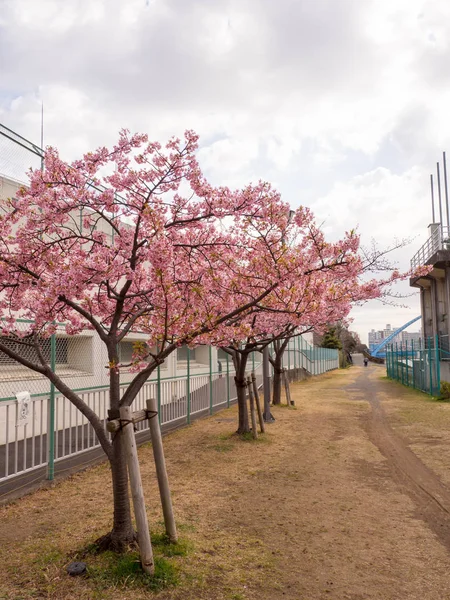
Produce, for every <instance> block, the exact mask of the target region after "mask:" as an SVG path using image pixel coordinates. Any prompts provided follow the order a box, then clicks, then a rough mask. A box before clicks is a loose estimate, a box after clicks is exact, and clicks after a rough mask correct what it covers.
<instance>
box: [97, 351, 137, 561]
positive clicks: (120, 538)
mask: <svg viewBox="0 0 450 600" xmlns="http://www.w3.org/2000/svg"><path fill="white" fill-rule="evenodd" d="M108 355H109V361H110V365H111V366H110V372H109V399H110V400H109V401H110V407H111V411H110V413H109V415H110V417H111V415H112V417H113V418H118V417H119V406H120V375H119V373H118V372H117V371H116V369H115V368H114V365H115V364H117V362H118V356H117V345H116V344H111V346H110V347H109V348H108ZM108 458H109V464H110V466H111V476H112V488H113V500H114V520H113V528H112V530H111V531H110V532H109V533H108V534H106V535H105V536H103V537H102V538H100V539H99V540H97V545H98V547H99V549H100V550H113V551H114V552H124V551H125V550H126V549H127V548H128V547H129V546H130V545H132V544H134V543H135V542H136V532H135V530H134V527H133V523H132V521H131V507H130V495H129V492H128V469H127V460H126V455H125V449H124V444H123V436H122V431H121V430H119V431H118V432H117V433H116V434H114V437H113V440H112V452H111V453H110V455H109V456H108Z"/></svg>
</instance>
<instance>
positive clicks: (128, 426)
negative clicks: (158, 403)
mask: <svg viewBox="0 0 450 600" xmlns="http://www.w3.org/2000/svg"><path fill="white" fill-rule="evenodd" d="M120 420H121V425H122V434H123V439H124V445H125V453H126V458H127V465H128V474H129V476H130V486H131V495H132V498H133V506H134V516H135V517H136V527H137V539H138V545H139V552H140V555H141V563H142V568H143V570H144V571H145V572H146V573H149V575H153V574H154V572H155V564H154V562H153V551H152V543H151V540H150V531H149V528H148V520H147V512H146V510H145V500H144V491H143V489H142V479H141V471H140V469H139V459H138V455H137V446H136V438H135V436H134V424H133V419H132V414H131V408H130V407H129V406H122V407H121V408H120Z"/></svg>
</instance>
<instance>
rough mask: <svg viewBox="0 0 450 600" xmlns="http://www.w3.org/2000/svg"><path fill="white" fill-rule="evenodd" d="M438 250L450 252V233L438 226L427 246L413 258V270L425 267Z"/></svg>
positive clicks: (447, 229)
mask: <svg viewBox="0 0 450 600" xmlns="http://www.w3.org/2000/svg"><path fill="white" fill-rule="evenodd" d="M438 250H450V231H449V228H448V227H445V226H443V225H436V227H435V228H434V229H433V231H432V233H431V235H430V237H429V238H428V239H427V241H426V242H425V244H424V245H423V246H422V247H421V248H420V250H419V251H418V252H417V253H416V254H415V255H414V256H413V258H412V259H411V269H416V268H417V267H420V266H422V265H425V264H426V263H427V261H428V260H429V259H430V258H431V257H432V256H433V254H436V252H437V251H438Z"/></svg>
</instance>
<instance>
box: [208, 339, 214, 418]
mask: <svg viewBox="0 0 450 600" xmlns="http://www.w3.org/2000/svg"><path fill="white" fill-rule="evenodd" d="M212 382H213V379H212V347H211V346H209V414H210V415H212V413H213V388H212Z"/></svg>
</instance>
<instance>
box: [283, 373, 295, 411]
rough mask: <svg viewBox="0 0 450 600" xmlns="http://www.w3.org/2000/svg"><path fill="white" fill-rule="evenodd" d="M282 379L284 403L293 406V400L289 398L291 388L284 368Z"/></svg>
mask: <svg viewBox="0 0 450 600" xmlns="http://www.w3.org/2000/svg"><path fill="white" fill-rule="evenodd" d="M283 381H284V391H285V393H286V404H287V405H288V406H294V402H292V400H291V390H290V388H289V379H288V375H287V372H286V369H283Z"/></svg>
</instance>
